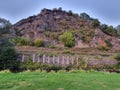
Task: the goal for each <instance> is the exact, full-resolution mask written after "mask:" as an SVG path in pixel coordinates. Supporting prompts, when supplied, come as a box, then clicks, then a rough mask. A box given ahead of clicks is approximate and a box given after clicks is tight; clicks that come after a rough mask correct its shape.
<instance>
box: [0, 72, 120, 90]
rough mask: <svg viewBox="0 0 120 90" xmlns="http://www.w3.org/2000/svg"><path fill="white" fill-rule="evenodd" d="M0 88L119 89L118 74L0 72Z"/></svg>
mask: <svg viewBox="0 0 120 90" xmlns="http://www.w3.org/2000/svg"><path fill="white" fill-rule="evenodd" d="M0 90H120V74H109V73H98V72H97V73H95V72H94V73H93V72H92V73H91V72H90V73H39V72H24V73H17V74H13V73H1V74H0Z"/></svg>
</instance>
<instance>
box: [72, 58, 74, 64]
mask: <svg viewBox="0 0 120 90" xmlns="http://www.w3.org/2000/svg"><path fill="white" fill-rule="evenodd" d="M71 63H72V65H74V57H72V60H71Z"/></svg>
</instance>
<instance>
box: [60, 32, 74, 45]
mask: <svg viewBox="0 0 120 90" xmlns="http://www.w3.org/2000/svg"><path fill="white" fill-rule="evenodd" d="M59 40H60V41H62V42H63V43H64V45H65V47H73V46H74V45H75V40H74V36H73V34H72V33H71V32H68V31H67V32H64V33H63V34H62V35H60V36H59Z"/></svg>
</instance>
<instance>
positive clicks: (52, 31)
mask: <svg viewBox="0 0 120 90" xmlns="http://www.w3.org/2000/svg"><path fill="white" fill-rule="evenodd" d="M91 22H92V20H84V19H83V18H81V17H80V16H79V15H77V14H74V13H71V12H66V11H62V10H61V9H54V10H49V9H43V10H42V11H41V13H39V14H38V15H34V16H30V17H28V18H26V19H22V20H21V21H19V22H17V23H16V24H15V25H14V26H13V27H14V29H16V30H17V32H19V34H20V35H22V36H23V37H29V38H31V39H35V38H42V39H43V40H44V41H46V42H48V43H49V42H52V44H53V45H57V46H59V45H60V46H61V43H59V42H58V36H59V35H60V34H62V33H63V32H65V31H67V30H70V31H72V32H73V33H74V39H75V47H77V48H88V47H94V48H96V47H98V46H103V47H106V46H108V42H109V44H110V43H111V45H112V46H113V48H114V49H117V50H118V49H119V50H120V38H116V37H112V36H109V35H106V34H105V33H103V32H102V30H101V29H100V28H99V27H96V28H93V27H92V24H91Z"/></svg>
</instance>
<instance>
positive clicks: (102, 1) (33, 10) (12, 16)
mask: <svg viewBox="0 0 120 90" xmlns="http://www.w3.org/2000/svg"><path fill="white" fill-rule="evenodd" d="M58 7H62V9H63V10H67V11H68V10H72V11H73V12H75V13H78V14H79V13H82V12H86V13H88V14H89V15H90V16H91V17H94V18H98V19H99V20H100V21H101V22H102V23H106V24H109V25H114V26H116V25H118V24H120V0H0V17H2V18H6V19H8V20H10V22H12V23H13V24H14V23H16V22H17V21H19V20H20V19H22V18H26V17H28V16H32V15H35V14H38V13H40V11H41V9H43V8H48V9H53V8H58Z"/></svg>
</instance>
